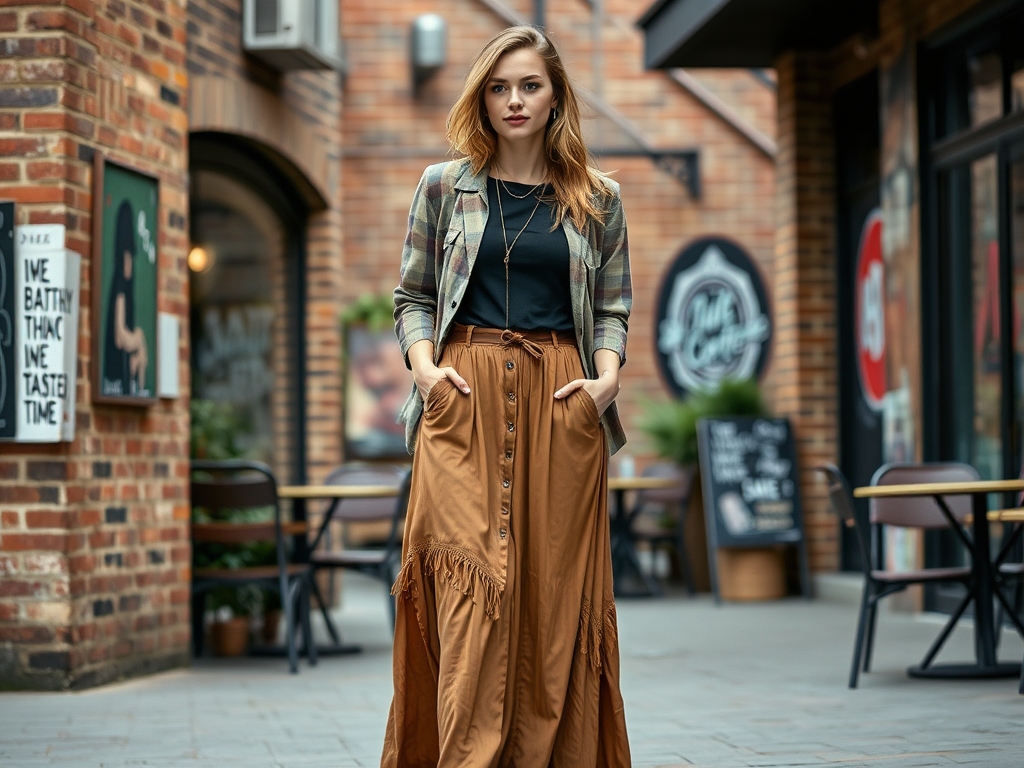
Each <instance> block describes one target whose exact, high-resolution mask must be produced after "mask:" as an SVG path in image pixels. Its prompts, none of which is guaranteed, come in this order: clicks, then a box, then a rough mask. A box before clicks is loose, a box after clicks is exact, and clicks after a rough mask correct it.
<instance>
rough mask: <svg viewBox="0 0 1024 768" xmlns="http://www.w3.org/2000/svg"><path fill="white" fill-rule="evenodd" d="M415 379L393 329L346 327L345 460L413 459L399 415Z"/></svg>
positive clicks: (351, 325)
mask: <svg viewBox="0 0 1024 768" xmlns="http://www.w3.org/2000/svg"><path fill="white" fill-rule="evenodd" d="M411 387H412V374H411V373H410V372H409V370H408V369H407V368H406V367H405V358H403V357H402V349H401V347H399V345H398V339H397V338H395V332H394V331H393V330H392V329H391V328H389V327H386V326H385V327H383V328H377V327H373V326H368V325H366V324H363V323H351V324H346V326H345V419H344V421H345V455H346V456H347V457H349V458H353V459H368V460H372V459H396V458H406V457H407V456H408V454H407V452H406V450H405V425H404V424H400V423H399V422H398V413H399V411H401V409H402V404H403V403H404V402H405V399H406V398H407V397H408V396H409V391H410V389H411Z"/></svg>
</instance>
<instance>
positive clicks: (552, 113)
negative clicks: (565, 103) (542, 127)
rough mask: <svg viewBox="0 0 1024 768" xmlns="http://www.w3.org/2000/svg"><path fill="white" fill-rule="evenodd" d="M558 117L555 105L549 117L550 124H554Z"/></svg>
mask: <svg viewBox="0 0 1024 768" xmlns="http://www.w3.org/2000/svg"><path fill="white" fill-rule="evenodd" d="M557 119H558V110H557V109H556V108H555V107H552V108H551V117H549V118H548V125H554V122H555V120H557Z"/></svg>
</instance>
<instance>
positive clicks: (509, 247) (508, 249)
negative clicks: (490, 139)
mask: <svg viewBox="0 0 1024 768" xmlns="http://www.w3.org/2000/svg"><path fill="white" fill-rule="evenodd" d="M498 181H499V182H501V179H498ZM541 183H543V182H541ZM501 186H505V185H504V184H501ZM539 186H540V184H538V185H537V186H535V187H534V188H533V190H531V191H530V194H533V192H534V191H535V190H536V189H537V187H539ZM494 191H495V193H496V195H497V198H498V213H499V215H500V216H501V239H502V240H503V241H504V243H505V259H504V261H505V330H508V259H509V256H511V255H512V249H513V248H515V247H516V241H518V240H519V238H520V237H521V236H522V234H523V232H525V231H526V228H527V227H528V226H530V222H531V221H533V217H534V214H536V213H537V209H538V208H540V196H539V195H538V196H537V202H536V203H535V204H534V206H533V211H532V212H531V213H530V218H528V219H527V220H526V223H525V224H523V228H522V229H520V230H519V234H518V235H516V236H515V237H514V238H513V239H512V245H509V244H508V234H507V233H506V232H505V211H504V209H503V208H502V206H501V189H500V188H495V190H494ZM505 191H506V192H508V188H507V187H506V189H505ZM509 194H510V195H511V194H512V193H511V192H509ZM512 197H515V198H516V199H518V200H525V199H526V198H527V197H529V195H524V196H523V197H518V196H517V195H512Z"/></svg>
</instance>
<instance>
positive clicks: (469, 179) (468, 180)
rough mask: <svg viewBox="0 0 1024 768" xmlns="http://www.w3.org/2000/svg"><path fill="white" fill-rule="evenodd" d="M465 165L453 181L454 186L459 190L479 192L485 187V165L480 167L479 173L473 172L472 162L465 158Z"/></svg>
mask: <svg viewBox="0 0 1024 768" xmlns="http://www.w3.org/2000/svg"><path fill="white" fill-rule="evenodd" d="M465 163H466V165H465V167H464V168H463V169H462V173H461V174H460V176H459V178H458V179H457V180H456V181H455V188H456V189H457V190H459V191H461V192H480V191H481V190H484V189H487V166H484V167H483V168H481V169H480V172H479V173H473V162H472V161H471V160H470V159H469V158H466V159H465Z"/></svg>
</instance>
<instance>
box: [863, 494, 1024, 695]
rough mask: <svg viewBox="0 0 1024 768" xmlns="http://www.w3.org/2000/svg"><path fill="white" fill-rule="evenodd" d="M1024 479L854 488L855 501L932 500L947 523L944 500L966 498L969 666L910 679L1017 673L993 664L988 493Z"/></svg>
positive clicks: (912, 671)
mask: <svg viewBox="0 0 1024 768" xmlns="http://www.w3.org/2000/svg"><path fill="white" fill-rule="evenodd" d="M1022 490H1024V480H979V481H974V482H966V483H920V484H913V485H870V486H865V487H863V488H856V489H854V491H853V495H854V496H855V497H856V498H858V499H888V498H899V497H907V496H932V497H933V498H934V499H935V502H936V503H937V504H938V505H939V509H941V510H942V513H943V514H944V515H945V516H946V517H947V518H949V521H950V523H951V524H952V525H954V526H956V525H958V523H957V522H956V521H955V520H954V519H953V516H952V514H951V513H950V512H949V508H948V507H947V506H946V503H945V501H944V500H943V497H944V496H963V495H969V496H970V497H971V510H972V515H971V521H970V525H971V534H972V537H971V541H970V542H969V549H970V552H971V572H972V577H973V578H972V579H971V590H972V591H973V593H974V655H975V663H974V664H935V665H933V666H931V667H929V668H928V669H921V668H920V667H916V666H915V667H910V668H909V669H908V670H907V674H909V675H911V676H912V677H965V678H966V677H1011V676H1015V675H1018V674H1020V664H1000V663H999V662H998V661H997V660H996V642H995V629H994V626H993V623H994V620H995V619H994V616H993V612H992V600H993V597H994V590H995V589H996V587H995V573H994V569H993V567H992V560H991V557H990V548H989V532H988V524H989V515H988V498H987V497H988V494H990V493H1011V492H1012V493H1017V492H1019V491H1022Z"/></svg>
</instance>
